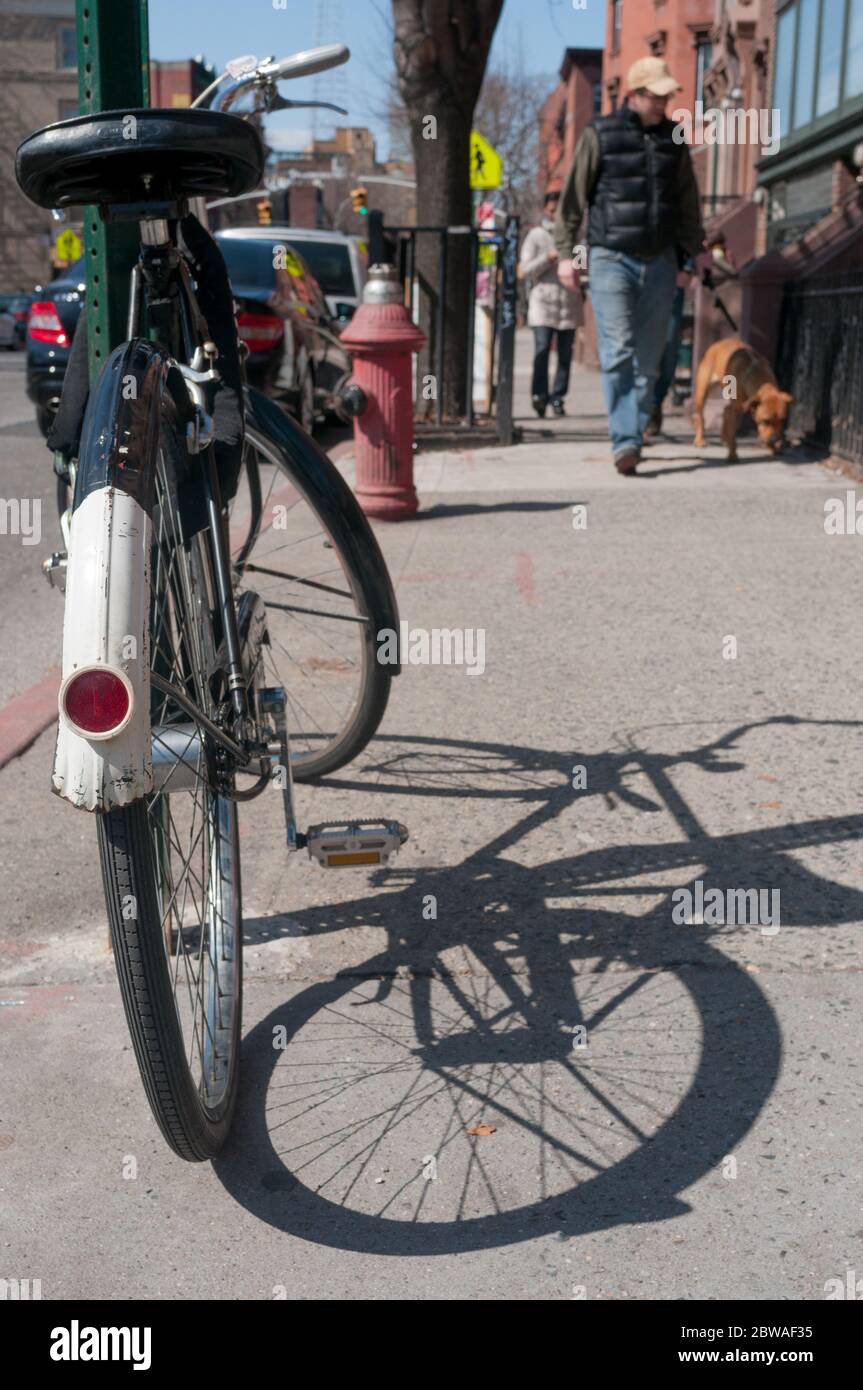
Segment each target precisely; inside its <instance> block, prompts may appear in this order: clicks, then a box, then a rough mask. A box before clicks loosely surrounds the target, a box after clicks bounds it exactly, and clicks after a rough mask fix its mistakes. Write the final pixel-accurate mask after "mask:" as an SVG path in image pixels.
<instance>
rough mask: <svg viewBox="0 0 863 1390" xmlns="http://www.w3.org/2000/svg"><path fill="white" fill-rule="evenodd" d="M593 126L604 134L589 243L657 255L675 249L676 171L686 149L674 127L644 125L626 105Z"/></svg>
mask: <svg viewBox="0 0 863 1390" xmlns="http://www.w3.org/2000/svg"><path fill="white" fill-rule="evenodd" d="M591 124H592V125H593V127H594V129H595V130H596V133H597V135H598V136H599V155H600V164H599V177H598V179H597V181H596V185H595V187H594V190H593V196H592V198H591V202H590V226H589V230H588V238H587V239H588V244H589V245H590V246H607V247H608V248H609V250H611V251H626V252H628V253H629V254H630V255H631V256H655V255H657V254H658V253H659V252H660V251H664V250H665V249H666V247H669V246H674V244H675V242H676V240H677V235H676V228H677V220H678V217H679V208H678V200H677V172H678V168H679V164H680V157H681V153H682V150H683V145H677V144H675V142H674V140H673V139H672V131H673V130H674V123H673V121H670V120H669V119H668V117H667V116H665V117H663V119H662V120H661V121H660V123H659V125H655V126H650V127H648V126H643V125H642V124H641V118H640V117H639V115H638V113H637V112H636V111H631V110H630V109H629V107H627V106H624V107H623V108H622V109H621V110H620V111H615V112H613V113H612V114H611V115H610V116H597V117H596V118H595V119H594V120H593V121H592V122H591Z"/></svg>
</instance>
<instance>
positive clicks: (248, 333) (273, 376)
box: [216, 227, 351, 430]
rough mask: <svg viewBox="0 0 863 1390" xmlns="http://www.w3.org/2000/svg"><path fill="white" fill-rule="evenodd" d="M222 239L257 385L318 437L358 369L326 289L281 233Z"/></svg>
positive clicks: (235, 231)
mask: <svg viewBox="0 0 863 1390" xmlns="http://www.w3.org/2000/svg"><path fill="white" fill-rule="evenodd" d="M216 239H217V241H218V243H219V247H220V249H221V252H222V255H223V256H224V258H225V262H226V264H227V267H228V274H229V275H230V277H231V287H232V289H233V291H234V299H235V301H236V304H237V327H238V330H239V334H240V337H241V339H242V340H243V341H244V342H245V344H246V346H247V347H248V349H249V355H248V358H247V360H246V371H247V373H248V378H249V381H250V382H251V384H252V385H253V386H257V387H258V389H259V390H262V391H265V392H266V393H267V395H270V396H273V397H274V398H276V399H277V400H280V401H282V402H283V403H284V404H285V405H286V406H287V408H288V409H289V410H291V412H292V413H293V414H295V415H296V416H297V418H298V419H299V420H300V422H301V423H302V424H303V426H304V427H305V428H306V429H309V430H310V429H311V428H312V425H313V423H314V419H315V417H316V416H317V415H319V414H320V413H321V412H324V411H335V410H337V408H338V404H339V389H340V387H341V386H342V384H343V383H344V381H345V379H346V378H347V376H348V374H349V372H350V369H351V361H350V357H349V356H348V353H347V351H346V350H345V349H344V348H343V347H342V346H341V344H340V342H339V337H338V324H337V323H336V322H335V320H334V319H333V317H332V315H331V313H330V310H329V306H328V304H327V300H326V298H325V296H324V294H323V292H322V290H321V287H320V285H319V284H318V282H317V280H316V278H315V276H314V275H313V274H312V272H311V271H310V269H309V267H308V265H307V264H306V261H305V259H304V257H303V256H302V255H301V254H298V253H297V251H296V248H295V247H294V245H293V243H292V242H290V243H289V242H287V241H286V240H285V238H284V236H283V235H282V234H281V232H280V229H279V228H278V227H276V228H271V227H270V228H266V229H264V228H254V229H253V228H248V227H235V228H231V229H230V230H227V231H224V232H219V233H217V237H216Z"/></svg>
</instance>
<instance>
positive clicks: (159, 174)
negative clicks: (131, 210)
mask: <svg viewBox="0 0 863 1390" xmlns="http://www.w3.org/2000/svg"><path fill="white" fill-rule="evenodd" d="M263 172H264V147H263V144H262V142H261V137H260V135H259V133H258V131H257V128H256V127H255V126H254V125H252V124H251V123H250V122H248V121H243V120H241V119H240V117H239V116H229V115H226V114H224V113H222V112H220V111H193V110H179V111H174V110H167V111H163V110H159V109H158V108H156V109H152V108H147V109H143V110H134V109H133V110H131V111H128V110H127V111H99V112H98V113H95V114H93V115H90V116H73V117H72V119H71V120H69V121H58V122H57V123H56V124H55V125H49V126H45V128H44V129H43V130H38V131H37V132H36V134H35V135H31V136H30V137H29V139H27V140H25V141H24V143H23V144H22V145H20V146H19V148H18V153H17V155H16V157H15V173H16V176H17V179H18V184H19V186H20V188H21V190H22V192H24V193H26V195H27V197H28V198H30V199H31V201H32V202H34V203H37V204H38V205H39V206H40V207H43V208H63V207H70V206H72V205H74V204H81V203H97V204H101V205H102V206H103V207H105V206H110V205H111V204H116V203H141V202H162V201H171V200H175V199H177V198H194V197H196V196H205V197H222V198H236V197H238V196H239V195H240V194H241V193H251V192H252V191H253V190H254V189H255V188H257V187H258V185H259V184H260V181H261V177H262V175H263Z"/></svg>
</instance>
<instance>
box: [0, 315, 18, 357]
mask: <svg viewBox="0 0 863 1390" xmlns="http://www.w3.org/2000/svg"><path fill="white" fill-rule="evenodd" d="M0 347H2V348H7V349H8V350H9V351H10V352H13V351H14V349H15V319H14V318H13V316H12V314H10V312H9V310H8V309H3V308H0Z"/></svg>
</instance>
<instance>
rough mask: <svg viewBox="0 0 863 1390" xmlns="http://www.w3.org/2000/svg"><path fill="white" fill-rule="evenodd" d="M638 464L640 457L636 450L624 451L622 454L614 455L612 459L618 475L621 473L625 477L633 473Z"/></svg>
mask: <svg viewBox="0 0 863 1390" xmlns="http://www.w3.org/2000/svg"><path fill="white" fill-rule="evenodd" d="M640 462H641V455H640V454H639V452H638V450H637V449H626V450H625V451H624V453H622V454H616V455H615V458H614V466H615V468H616V469H617V471H618V473H623V474H624V475H625V476H626V475H629V474H630V473H634V472H635V470H636V468H637V467H638V465H639V463H640Z"/></svg>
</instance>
